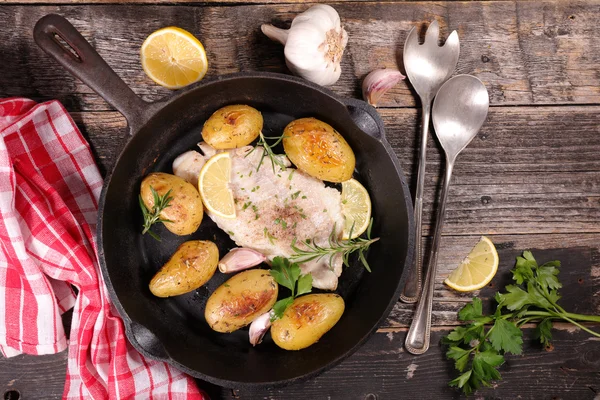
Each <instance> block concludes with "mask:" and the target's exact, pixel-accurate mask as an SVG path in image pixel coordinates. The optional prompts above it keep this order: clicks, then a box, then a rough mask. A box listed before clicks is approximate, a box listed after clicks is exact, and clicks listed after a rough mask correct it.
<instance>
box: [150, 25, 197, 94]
mask: <svg viewBox="0 0 600 400" xmlns="http://www.w3.org/2000/svg"><path fill="white" fill-rule="evenodd" d="M141 57H142V68H144V72H146V75H148V77H150V79H152V80H153V81H154V82H156V83H158V84H159V85H161V86H164V87H166V88H169V89H179V88H182V87H184V86H187V85H189V84H192V83H194V82H198V81H199V80H200V79H202V78H204V75H206V71H207V70H208V60H207V59H206V52H205V51H204V46H202V43H200V41H199V40H198V39H196V38H195V37H194V36H193V35H192V34H191V33H189V32H188V31H186V30H184V29H181V28H177V27H175V26H169V27H167V28H162V29H159V30H157V31H156V32H153V33H152V34H150V36H148V37H147V38H146V40H145V41H144V44H142V50H141Z"/></svg>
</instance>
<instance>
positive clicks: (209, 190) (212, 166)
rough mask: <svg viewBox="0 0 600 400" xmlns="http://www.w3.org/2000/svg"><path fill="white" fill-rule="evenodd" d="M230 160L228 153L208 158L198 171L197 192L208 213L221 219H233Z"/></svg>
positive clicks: (233, 204) (233, 205)
mask: <svg viewBox="0 0 600 400" xmlns="http://www.w3.org/2000/svg"><path fill="white" fill-rule="evenodd" d="M230 176H231V158H230V157H229V153H228V152H223V153H219V154H217V155H216V156H214V157H212V158H210V159H209V160H208V161H207V162H206V164H204V166H203V167H202V169H201V170H200V175H199V177H198V191H199V192H200V196H201V197H202V202H203V203H204V206H206V208H207V209H208V211H210V212H212V213H214V214H216V215H219V216H221V217H223V218H235V203H234V201H233V192H232V191H231V189H229V178H230Z"/></svg>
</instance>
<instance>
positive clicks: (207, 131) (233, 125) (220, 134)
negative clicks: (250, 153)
mask: <svg viewBox="0 0 600 400" xmlns="http://www.w3.org/2000/svg"><path fill="white" fill-rule="evenodd" d="M262 128H263V117H262V115H261V113H260V112H259V111H258V110H257V109H255V108H252V107H250V106H245V105H241V104H235V105H231V106H225V107H223V108H220V109H218V110H217V111H215V113H214V114H213V115H211V116H210V118H209V119H207V120H206V122H205V123H204V127H203V128H202V139H204V141H205V142H206V143H208V144H209V145H211V146H212V147H214V148H215V149H234V148H236V147H243V146H246V145H249V144H250V143H252V141H253V140H254V139H256V138H257V137H258V134H259V133H260V131H261V130H262Z"/></svg>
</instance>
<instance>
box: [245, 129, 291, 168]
mask: <svg viewBox="0 0 600 400" xmlns="http://www.w3.org/2000/svg"><path fill="white" fill-rule="evenodd" d="M284 136H285V135H281V136H275V137H267V136H265V135H263V133H262V132H259V134H258V142H257V143H256V146H254V148H253V149H252V150H251V151H250V152H248V154H246V157H248V156H249V155H250V154H252V152H253V151H254V150H256V148H257V147H258V146H262V147H263V153H262V156H261V157H260V161H259V162H258V166H257V167H256V171H258V170H259V169H260V166H261V165H262V163H263V161H264V159H265V157H269V158H270V159H271V166H272V167H273V173H275V166H276V165H277V166H278V167H279V168H280V169H281V170H282V171H285V169H286V166H285V164H284V163H283V161H281V158H280V157H278V156H277V154H275V153H274V152H273V147H275V146H277V145H278V144H279V143H281V141H282V140H283V138H284ZM267 139H273V140H276V141H275V143H273V144H271V145H270V144H269V143H267Z"/></svg>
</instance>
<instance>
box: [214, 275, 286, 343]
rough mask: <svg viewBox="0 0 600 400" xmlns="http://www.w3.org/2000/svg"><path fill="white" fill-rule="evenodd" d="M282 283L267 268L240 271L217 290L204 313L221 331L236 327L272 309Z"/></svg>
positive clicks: (235, 328)
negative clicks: (278, 282)
mask: <svg viewBox="0 0 600 400" xmlns="http://www.w3.org/2000/svg"><path fill="white" fill-rule="evenodd" d="M277 293H278V286H277V283H275V279H273V277H272V276H271V274H269V271H267V270H264V269H252V270H248V271H244V272H240V273H239V274H237V275H235V276H234V277H232V278H230V279H229V280H227V281H226V282H225V283H223V284H222V285H221V286H219V287H218V288H217V290H215V291H214V293H213V294H212V295H211V296H210V297H209V299H208V301H207V302H206V310H205V311H204V317H205V318H206V322H207V323H208V325H209V326H210V327H211V328H212V329H213V330H215V331H217V332H223V333H229V332H233V331H236V330H238V329H240V328H242V327H244V326H246V325H248V324H249V323H251V322H252V321H253V320H255V319H256V318H257V317H259V316H260V315H262V314H264V313H266V312H267V311H269V310H270V309H271V308H272V307H273V305H274V304H275V302H276V301H277Z"/></svg>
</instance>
